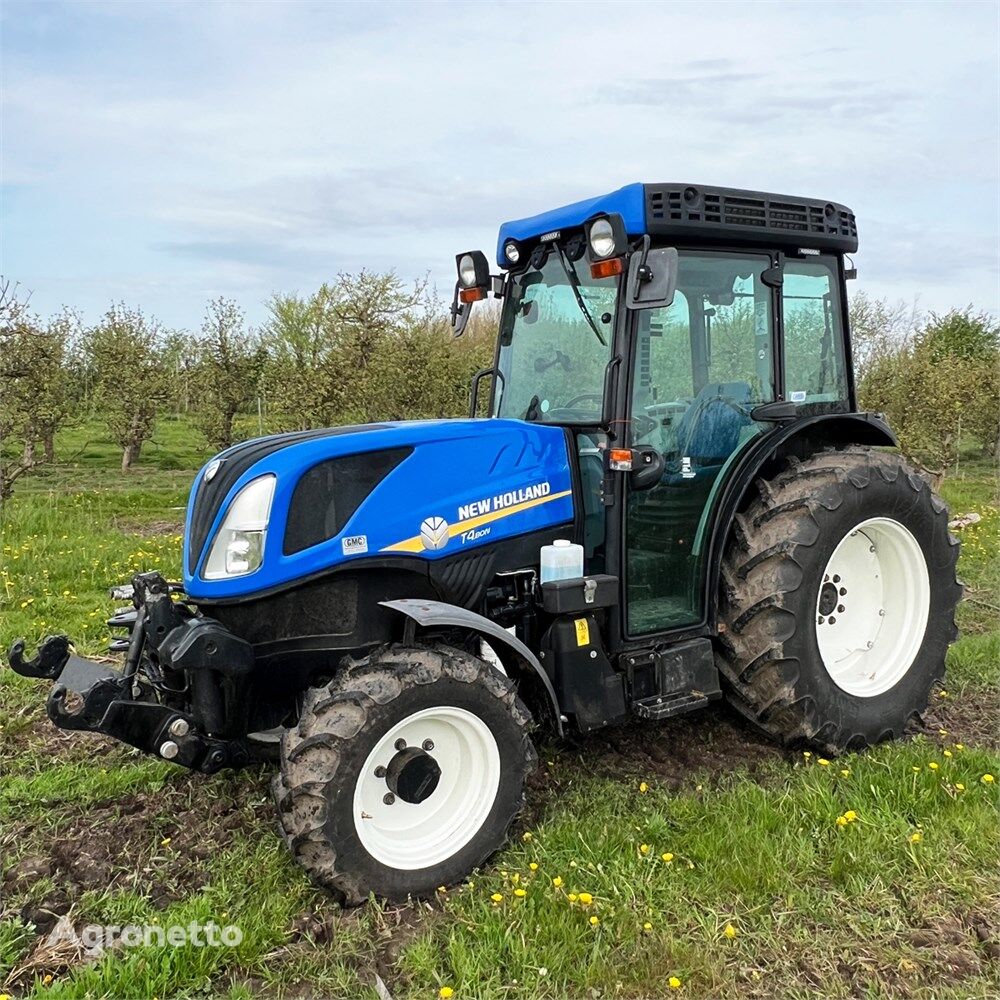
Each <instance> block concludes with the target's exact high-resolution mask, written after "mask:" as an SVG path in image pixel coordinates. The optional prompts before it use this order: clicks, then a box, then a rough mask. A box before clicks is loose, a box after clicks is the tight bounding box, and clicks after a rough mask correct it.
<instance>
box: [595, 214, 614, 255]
mask: <svg viewBox="0 0 1000 1000" xmlns="http://www.w3.org/2000/svg"><path fill="white" fill-rule="evenodd" d="M590 250H591V253H592V254H593V255H594V256H595V257H610V256H611V254H613V253H614V252H615V231H614V229H612V228H611V223H610V222H608V220H607V219H598V220H597V221H596V222H595V223H594V224H593V225H592V226H591V227H590Z"/></svg>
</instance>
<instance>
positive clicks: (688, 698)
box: [632, 691, 712, 720]
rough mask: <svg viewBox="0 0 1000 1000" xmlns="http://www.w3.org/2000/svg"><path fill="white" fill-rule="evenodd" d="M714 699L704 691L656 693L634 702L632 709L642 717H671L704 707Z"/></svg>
mask: <svg viewBox="0 0 1000 1000" xmlns="http://www.w3.org/2000/svg"><path fill="white" fill-rule="evenodd" d="M711 700H712V699H711V698H709V696H708V695H707V694H705V693H704V692H703V691H688V692H681V693H679V694H670V695H663V696H660V695H656V696H655V697H653V698H643V699H642V700H641V701H633V702H632V711H633V712H634V713H635V714H636V715H638V716H639V717H640V718H641V719H655V720H659V719H669V718H671V717H673V716H675V715H683V714H684V713H685V712H693V711H694V710H695V709H696V708H704V707H705V706H706V705H707V704H708V703H709V702H710V701H711Z"/></svg>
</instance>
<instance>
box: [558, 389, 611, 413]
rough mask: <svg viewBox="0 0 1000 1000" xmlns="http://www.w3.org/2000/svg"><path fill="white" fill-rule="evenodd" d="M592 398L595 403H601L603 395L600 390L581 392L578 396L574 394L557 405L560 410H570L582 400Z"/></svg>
mask: <svg viewBox="0 0 1000 1000" xmlns="http://www.w3.org/2000/svg"><path fill="white" fill-rule="evenodd" d="M588 399H589V400H593V401H594V402H595V403H603V402H604V395H603V394H602V393H600V392H581V393H580V395H579V396H574V397H573V398H572V399H571V400H570V401H569V402H568V403H565V404H564V405H563V406H560V407H557V409H560V410H572V409H574V408H575V407H577V406H579V405H580V404H581V403H582V402H584V400H588Z"/></svg>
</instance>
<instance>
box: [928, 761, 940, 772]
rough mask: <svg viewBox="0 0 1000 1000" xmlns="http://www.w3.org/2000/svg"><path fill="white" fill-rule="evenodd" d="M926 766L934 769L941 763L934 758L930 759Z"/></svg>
mask: <svg viewBox="0 0 1000 1000" xmlns="http://www.w3.org/2000/svg"><path fill="white" fill-rule="evenodd" d="M927 766H928V768H930V770H932V771H936V770H937V769H938V768H939V767H940V766H941V765H940V764H939V763H938V762H937V761H936V760H932V761H931V762H930V763H929V764H928V765H927Z"/></svg>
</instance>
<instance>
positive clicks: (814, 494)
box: [719, 448, 962, 753]
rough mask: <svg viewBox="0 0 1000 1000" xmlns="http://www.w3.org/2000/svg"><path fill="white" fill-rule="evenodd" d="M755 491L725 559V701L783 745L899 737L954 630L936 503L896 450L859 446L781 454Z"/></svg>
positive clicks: (833, 748) (953, 588) (949, 569)
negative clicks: (786, 458)
mask: <svg viewBox="0 0 1000 1000" xmlns="http://www.w3.org/2000/svg"><path fill="white" fill-rule="evenodd" d="M758 487H759V491H760V496H759V499H757V500H756V501H755V502H754V503H753V504H752V505H751V506H750V508H749V509H748V510H747V511H746V513H745V514H744V515H741V516H740V517H739V518H738V519H737V528H736V532H735V533H734V537H733V539H732V540H731V542H730V546H729V549H728V551H727V553H726V557H725V561H724V565H723V594H722V604H721V614H720V623H721V626H722V627H721V629H720V631H721V632H722V636H721V640H722V641H721V646H722V652H721V655H720V659H719V668H720V671H721V672H722V674H723V678H724V680H725V682H726V694H727V697H728V700H729V701H730V703H731V704H732V705H733V706H734V707H736V708H737V709H738V710H739V711H740V712H741V713H742V714H743V715H744V716H746V717H747V718H748V719H750V720H751V721H752V722H754V723H755V724H756V725H757V726H759V727H760V728H761V729H763V730H764V731H765V732H767V733H768V734H769V735H771V736H772V737H774V738H775V739H778V740H780V741H781V742H783V743H786V744H796V743H800V744H813V745H816V746H819V747H821V748H822V749H824V750H826V751H827V752H830V753H837V752H840V751H843V750H845V749H857V748H860V747H862V746H865V745H868V744H871V743H877V742H879V741H881V740H886V739H892V738H893V737H896V736H899V735H900V734H901V733H902V731H903V729H904V728H905V726H906V724H907V722H908V721H909V719H910V718H912V717H913V716H914V715H916V714H918V713H919V712H921V711H922V710H923V709H924V708H925V707H926V706H927V701H928V698H929V695H930V691H931V688H932V686H933V685H934V683H935V682H936V681H939V680H940V679H941V678H942V677H943V675H944V660H945V654H946V652H947V649H948V645H949V643H951V642H953V641H954V639H955V637H956V635H957V630H956V628H955V620H954V613H955V606H956V605H957V603H958V601H959V599H960V598H961V594H962V588H961V585H960V584H959V583H958V581H957V580H956V578H955V565H956V563H957V560H958V542H957V541H956V540H955V539H954V538H953V537H952V536H951V535H950V534H949V532H948V512H947V508H946V507H945V505H944V503H943V502H942V501H941V499H940V498H939V497H937V496H935V495H934V493H933V492H932V490H931V488H930V486H929V485H928V484H927V483H926V482H925V481H924V480H923V479H921V478H920V477H919V476H918V475H917V474H916V473H915V472H913V471H912V470H911V469H910V468H909V467H908V466H907V465H906V463H905V462H904V461H903V460H902V459H901V458H900V457H899V456H898V455H893V454H887V453H881V452H875V451H870V450H867V449H861V448H856V449H845V450H843V451H830V452H823V453H821V454H818V455H814V456H812V457H811V458H809V459H807V460H806V461H803V462H799V461H797V460H792V461H791V462H790V464H789V467H788V468H787V469H786V471H785V472H783V473H781V474H780V475H778V476H777V477H775V478H774V479H773V480H771V481H770V482H761V483H759V484H758Z"/></svg>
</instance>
